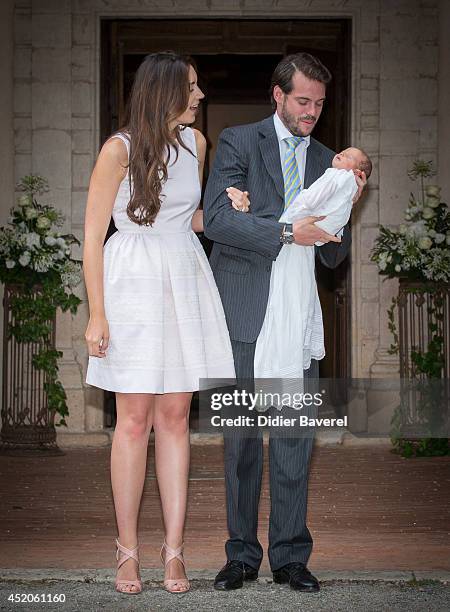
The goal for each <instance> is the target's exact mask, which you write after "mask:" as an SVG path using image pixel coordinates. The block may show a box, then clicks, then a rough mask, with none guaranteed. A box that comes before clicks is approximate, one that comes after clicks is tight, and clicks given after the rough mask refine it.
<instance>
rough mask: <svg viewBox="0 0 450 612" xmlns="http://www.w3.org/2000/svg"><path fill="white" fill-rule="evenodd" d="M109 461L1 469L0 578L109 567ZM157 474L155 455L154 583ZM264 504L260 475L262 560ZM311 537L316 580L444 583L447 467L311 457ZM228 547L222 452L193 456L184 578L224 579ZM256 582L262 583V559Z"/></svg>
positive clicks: (449, 494) (147, 563)
mask: <svg viewBox="0 0 450 612" xmlns="http://www.w3.org/2000/svg"><path fill="white" fill-rule="evenodd" d="M265 451H266V455H267V448H266V449H265ZM109 452H110V451H109V448H97V449H79V450H70V451H67V452H66V454H65V455H64V456H62V457H47V458H24V457H0V490H1V491H2V495H1V496H0V516H1V517H2V518H1V521H0V568H1V567H3V568H10V569H13V568H67V569H75V568H112V567H113V565H114V537H115V536H116V527H115V521H114V514H113V505H112V498H111V491H110V484H109ZM153 466H154V461H153V447H150V449H149V469H148V477H147V481H146V486H145V493H144V501H143V504H142V509H141V516H140V541H141V546H142V549H141V555H142V557H141V558H142V563H143V567H144V568H155V569H158V571H161V570H159V567H160V565H159V564H160V562H159V559H158V554H159V547H160V545H161V541H162V539H163V533H162V524H161V510H160V504H159V497H158V493H157V487H156V481H155V477H154V470H153ZM269 501H270V500H269V490H268V482H267V465H266V469H265V479H264V485H263V493H262V499H261V505H260V528H259V532H260V538H261V543H262V545H263V547H264V548H265V549H266V548H267V536H266V534H267V527H268V515H269ZM309 525H310V529H311V531H312V534H313V537H314V543H315V545H314V552H313V555H312V558H311V562H310V566H311V569H313V570H315V571H318V570H322V571H323V570H330V571H332V572H336V571H339V570H370V571H381V570H409V571H414V570H432V571H434V572H439V571H450V538H449V535H450V533H449V532H450V458H449V457H443V458H427V459H408V460H407V459H403V458H401V457H398V456H397V455H394V454H392V453H391V452H390V451H389V448H376V447H368V448H342V447H341V448H336V447H318V448H315V450H314V454H313V460H312V468H311V478H310V493H309ZM225 538H226V521H225V495H224V479H223V449H222V447H221V446H193V448H192V469H191V480H190V492H189V508H188V519H187V525H186V561H187V567H188V569H190V570H192V569H199V570H211V571H214V570H217V569H218V568H220V567H221V566H222V565H223V562H224V553H223V542H224V540H225ZM161 569H162V568H161ZM262 572H263V573H264V574H265V575H269V568H268V565H267V562H266V559H264V562H263V566H262Z"/></svg>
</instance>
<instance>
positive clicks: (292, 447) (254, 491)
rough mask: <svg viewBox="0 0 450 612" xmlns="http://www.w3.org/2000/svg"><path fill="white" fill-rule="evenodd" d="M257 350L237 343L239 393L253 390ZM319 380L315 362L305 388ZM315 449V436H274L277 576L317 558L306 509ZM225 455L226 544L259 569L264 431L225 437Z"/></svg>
mask: <svg viewBox="0 0 450 612" xmlns="http://www.w3.org/2000/svg"><path fill="white" fill-rule="evenodd" d="M255 347H256V342H254V343H246V342H239V341H233V340H232V348H233V355H234V361H235V369H236V378H237V384H238V388H239V387H241V388H243V387H251V385H252V382H253V379H254V369H253V362H254V354H255ZM318 375H319V364H318V362H317V361H312V363H311V368H310V369H309V370H305V384H306V383H307V380H306V379H307V378H315V379H317V378H318ZM311 382H312V381H311ZM248 390H249V391H251V389H248ZM310 390H311V389H310V388H308V391H310ZM312 446H313V436H312V434H311V433H310V434H309V435H305V436H303V437H300V436H299V435H293V436H289V435H285V434H281V435H279V434H278V435H277V432H273V430H272V431H270V437H269V478H270V519H269V549H268V555H269V563H270V567H271V570H272V571H275V570H277V569H279V568H281V567H283V566H284V565H286V564H287V563H291V562H294V561H296V562H298V561H300V562H302V563H304V564H306V563H307V561H308V559H309V556H310V554H311V550H312V544H313V542H312V537H311V534H310V532H309V530H308V527H307V526H306V509H307V493H308V473H309V465H310V458H311V451H312ZM224 451H225V484H226V497H227V525H228V533H229V539H228V540H227V542H226V544H225V552H226V555H227V559H228V560H240V561H244V562H245V563H247V564H248V565H250V566H251V567H253V568H255V569H258V568H259V566H260V564H261V561H262V556H263V549H262V546H261V544H260V542H259V541H258V535H257V530H258V506H259V499H260V493H261V480H262V471H263V437H262V431H261V429H260V428H258V427H256V428H252V431H246V432H244V431H242V430H241V429H240V430H239V431H238V428H235V429H233V431H232V432H231V433H227V434H225V435H224Z"/></svg>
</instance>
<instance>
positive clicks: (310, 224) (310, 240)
mask: <svg viewBox="0 0 450 612" xmlns="http://www.w3.org/2000/svg"><path fill="white" fill-rule="evenodd" d="M226 192H227V195H228V197H229V198H230V200H231V205H232V206H233V208H234V209H235V210H238V211H239V212H248V211H249V208H250V200H249V199H248V196H249V193H248V191H241V190H240V189H237V188H236V187H228V188H227V189H226ZM322 219H325V217H313V216H310V217H305V218H304V219H300V220H299V221H296V222H295V223H293V225H292V231H293V234H294V242H295V243H296V244H299V245H301V246H313V245H314V244H315V243H316V242H324V243H326V242H341V239H340V238H338V237H337V236H333V235H332V234H329V233H328V232H326V231H325V230H323V229H321V228H320V227H318V226H317V225H314V224H315V222H316V221H322Z"/></svg>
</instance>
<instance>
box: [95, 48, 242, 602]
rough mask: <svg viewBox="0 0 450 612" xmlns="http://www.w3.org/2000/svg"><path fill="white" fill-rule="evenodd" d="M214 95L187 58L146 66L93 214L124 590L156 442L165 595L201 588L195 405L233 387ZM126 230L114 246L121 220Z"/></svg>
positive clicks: (119, 585) (133, 584)
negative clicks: (215, 254) (211, 107)
mask: <svg viewBox="0 0 450 612" xmlns="http://www.w3.org/2000/svg"><path fill="white" fill-rule="evenodd" d="M203 97H204V95H203V93H202V92H201V90H200V89H199V87H198V84H197V75H196V72H195V69H194V67H193V66H192V65H191V63H190V62H189V60H188V59H186V58H183V57H180V56H178V55H176V54H174V53H171V52H164V53H155V54H151V55H149V56H147V57H146V59H145V60H144V62H143V63H142V64H141V66H140V67H139V69H138V71H137V73H136V77H135V82H134V85H133V90H132V93H131V98H130V104H129V111H128V118H127V121H126V124H125V126H124V128H123V129H122V130H121V131H120V132H118V133H116V134H114V135H113V136H111V137H110V138H109V140H107V142H106V143H105V144H104V145H103V147H102V150H101V152H100V154H99V157H98V160H97V163H96V165H95V168H94V171H93V174H92V177H91V181H90V186H89V195H88V202H87V209H86V225H85V243H84V275H85V281H86V288H87V294H88V300H89V310H90V318H89V324H88V327H87V331H86V341H87V344H88V348H89V365H88V371H87V378H86V382H87V383H88V384H91V385H94V386H97V387H99V388H101V389H107V390H109V391H114V392H115V393H116V405H117V425H116V429H115V432H114V439H113V444H112V450H111V481H112V490H113V495H114V505H115V511H116V519H117V526H118V535H119V538H118V540H116V545H117V560H118V569H117V578H116V589H117V590H118V591H120V592H126V593H139V592H141V590H142V582H141V580H140V575H139V558H138V554H137V551H138V537H137V522H138V513H139V506H140V502H141V497H142V490H143V485H144V479H145V472H146V459H147V447H148V439H149V434H150V431H151V429H152V428H153V429H154V432H155V464H156V475H157V479H158V485H159V492H160V496H161V503H162V510H163V519H164V527H165V539H164V544H163V547H162V549H161V559H162V561H163V563H164V565H165V581H164V585H165V588H166V589H167V590H168V591H170V592H176V593H179V592H184V591H187V590H188V589H189V582H188V580H187V578H186V574H185V569H184V561H183V555H182V546H183V531H184V522H185V514H186V500H187V486H188V472H189V407H190V402H191V398H192V392H193V391H196V390H198V389H199V388H200V379H207V378H219V377H220V378H221V377H225V378H234V375H235V372H234V364H233V356H232V350H231V343H230V339H229V335H228V329H227V326H226V322H225V316H224V312H223V308H222V303H221V300H220V296H219V293H218V290H217V287H216V285H215V282H214V278H213V275H212V272H211V269H210V267H209V263H208V261H207V258H206V256H205V253H204V251H203V248H202V246H201V244H200V242H199V240H198V238H197V236H196V235H195V233H194V231H197V232H199V231H202V229H203V220H202V211H201V210H198V205H199V201H200V195H201V179H202V173H203V163H204V159H205V152H206V141H205V138H204V137H203V135H202V134H201V133H200V132H198V130H193V129H191V128H189V127H185V126H186V125H188V124H190V123H193V122H194V121H195V117H196V113H197V109H198V106H199V103H200V100H201V99H202V98H203ZM111 214H112V217H113V219H114V223H115V225H116V228H117V230H118V231H117V232H116V233H115V234H113V236H112V237H111V238H110V239H109V240H108V241H107V243H106V245H105V246H103V243H104V239H105V235H106V231H107V228H108V224H109V221H110V217H111Z"/></svg>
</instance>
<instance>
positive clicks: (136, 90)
mask: <svg viewBox="0 0 450 612" xmlns="http://www.w3.org/2000/svg"><path fill="white" fill-rule="evenodd" d="M191 64H192V61H191V60H190V59H189V58H187V57H183V56H181V55H177V54H176V53H173V52H172V51H164V52H161V53H152V54H150V55H147V57H146V58H145V60H144V61H143V62H142V64H141V65H140V66H139V68H138V70H137V72H136V76H135V79H134V83H133V88H132V91H131V95H130V100H129V102H128V109H127V116H126V121H125V126H124V128H123V130H122V131H125V132H127V133H128V135H129V138H130V159H129V166H128V168H129V176H130V177H132V184H133V186H132V190H131V198H130V201H129V203H128V206H127V215H128V218H129V219H130V220H131V221H133V222H134V223H137V224H138V225H150V226H151V225H153V223H154V221H155V217H156V215H157V214H158V212H159V209H160V208H161V189H162V185H163V183H164V182H165V181H166V180H167V166H168V163H169V157H170V145H174V146H175V148H176V155H177V157H178V146H177V144H179V145H180V146H181V147H183V148H184V149H187V150H188V151H190V149H188V148H187V147H186V145H185V144H184V143H183V142H182V140H181V138H180V131H181V128H180V126H177V127H176V128H175V131H174V132H172V133H171V131H170V129H169V124H170V123H171V122H173V121H174V120H175V119H176V118H177V117H179V116H180V115H182V114H183V113H184V112H185V111H186V109H187V106H188V104H189V67H190V65H191ZM190 152H191V151H190ZM191 153H192V152H191Z"/></svg>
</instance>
